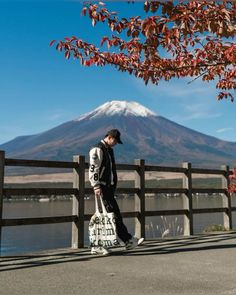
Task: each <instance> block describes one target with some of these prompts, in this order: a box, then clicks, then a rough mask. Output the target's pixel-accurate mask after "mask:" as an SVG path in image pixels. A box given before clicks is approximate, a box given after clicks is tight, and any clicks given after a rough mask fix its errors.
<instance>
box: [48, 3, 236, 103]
mask: <svg viewBox="0 0 236 295" xmlns="http://www.w3.org/2000/svg"><path fill="white" fill-rule="evenodd" d="M123 5H127V4H126V3H123ZM127 9H132V7H130V5H129V6H128V7H127ZM144 11H145V14H144V17H143V18H142V17H140V16H133V17H130V18H129V19H127V18H119V17H118V14H117V13H116V12H109V11H108V9H107V8H106V7H105V5H104V3H102V2H99V3H98V4H94V3H91V4H87V5H86V6H85V7H84V8H83V10H82V14H83V15H85V16H88V17H89V18H90V19H91V21H92V25H93V26H95V25H96V24H97V23H98V22H102V23H106V24H107V26H108V28H109V29H110V31H111V34H110V36H104V37H102V38H101V44H100V48H99V47H97V46H95V45H94V44H90V43H87V42H85V41H84V40H81V39H79V38H77V37H75V36H73V37H71V38H68V37H67V38H65V39H64V40H63V41H59V42H57V45H56V48H57V50H59V51H64V53H65V57H66V58H67V59H68V58H70V57H73V58H75V59H79V60H80V61H81V64H82V65H83V66H91V65H96V66H105V65H113V66H115V67H116V68H117V69H118V70H120V71H124V72H128V73H129V74H131V75H134V76H136V77H138V78H141V79H143V80H144V82H145V83H146V84H147V83H148V82H149V81H150V82H152V83H154V84H158V82H159V81H160V80H162V79H163V80H167V81H168V80H170V79H172V78H183V77H193V78H196V77H199V78H201V79H202V80H203V81H211V80H215V81H216V87H217V88H218V89H219V95H218V99H222V98H227V97H229V98H230V99H231V100H233V95H232V92H233V91H235V89H236V44H235V42H234V38H235V34H236V13H235V11H236V3H235V1H190V2H188V1H185V2H183V3H181V2H178V3H177V4H174V3H173V2H164V1H153V2H149V1H147V2H145V3H144ZM54 42H55V41H52V42H51V45H52V44H53V43H54ZM105 45H106V48H104V46H105Z"/></svg>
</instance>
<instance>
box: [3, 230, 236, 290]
mask: <svg viewBox="0 0 236 295" xmlns="http://www.w3.org/2000/svg"><path fill="white" fill-rule="evenodd" d="M0 272H1V273H0V286H1V288H0V294H1V295H15V294H21V295H22V294H25V295H54V294H55V295H61V294H63V295H72V294H73V295H74V294H77V295H79V294H81V295H94V294H96V295H100V294H101V295H102V294H104V295H108V294H109V295H111V294H124V295H131V294H132V295H133V294H136V295H145V294H147V295H149V294H155V295H159V294H161V295H165V294H168V295H179V294H181V295H185V294H186V295H201V294H204V295H208V294H209V295H210V294H214V295H216V294H220V295H224V294H234V295H235V294H236V232H227V233H218V234H210V235H200V236H193V237H189V238H179V239H164V240H156V241H146V242H145V243H144V244H143V245H142V246H139V247H138V248H137V249H135V250H134V251H130V252H125V251H122V249H119V250H117V249H116V250H115V251H114V253H113V254H112V256H109V257H96V256H91V255H90V253H89V251H88V250H87V249H80V250H78V251H75V250H71V249H59V250H56V251H47V252H41V253H38V254H30V255H25V256H15V257H2V258H1V260H0Z"/></svg>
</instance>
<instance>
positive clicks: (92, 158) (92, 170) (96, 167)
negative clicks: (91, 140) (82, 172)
mask: <svg viewBox="0 0 236 295" xmlns="http://www.w3.org/2000/svg"><path fill="white" fill-rule="evenodd" d="M102 159H103V152H102V149H101V148H99V147H94V148H92V149H91V150H90V152H89V181H90V183H91V186H92V187H93V188H99V187H100V182H99V179H100V175H99V171H100V167H101V165H102Z"/></svg>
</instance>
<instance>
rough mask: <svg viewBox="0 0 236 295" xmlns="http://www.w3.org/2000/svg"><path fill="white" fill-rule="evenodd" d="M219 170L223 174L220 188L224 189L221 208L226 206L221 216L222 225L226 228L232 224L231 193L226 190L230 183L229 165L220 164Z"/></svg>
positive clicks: (230, 227) (231, 226)
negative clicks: (225, 210)
mask: <svg viewBox="0 0 236 295" xmlns="http://www.w3.org/2000/svg"><path fill="white" fill-rule="evenodd" d="M221 170H223V171H224V175H223V177H222V182H221V185H222V188H223V189H225V190H226V192H225V194H224V197H223V204H222V205H223V208H227V212H226V213H224V215H223V216H224V217H223V222H224V224H223V225H224V227H225V228H227V229H232V228H233V225H232V210H231V195H230V193H229V192H228V191H227V189H228V187H229V183H230V179H229V175H230V171H229V166H227V165H222V166H221Z"/></svg>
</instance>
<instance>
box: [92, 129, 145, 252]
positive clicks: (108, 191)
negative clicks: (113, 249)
mask: <svg viewBox="0 0 236 295" xmlns="http://www.w3.org/2000/svg"><path fill="white" fill-rule="evenodd" d="M117 143H118V144H122V141H121V139H120V132H119V130H117V129H112V130H110V131H108V132H107V134H106V135H105V137H104V139H103V140H101V141H100V142H99V143H98V144H97V145H96V146H95V147H93V148H92V149H91V150H90V152H89V159H90V166H89V180H90V183H91V185H92V187H93V189H94V193H95V197H96V198H100V197H102V198H103V203H104V205H105V207H106V210H107V211H108V212H114V214H115V218H116V229H117V235H118V237H119V238H120V239H121V240H122V241H123V242H124V243H125V247H126V249H127V250H130V249H133V248H135V247H136V246H137V245H140V244H141V243H142V242H143V240H144V239H143V238H141V239H138V238H136V237H132V235H131V234H130V233H129V232H128V230H127V228H126V226H125V225H124V223H123V219H122V216H121V213H120V209H119V207H118V204H117V202H116V200H115V197H114V193H115V189H116V185H117V173H116V164H115V158H114V153H113V149H112V148H113V147H114V146H115V145H116V144H117ZM109 252H110V251H109V249H106V248H104V247H92V249H91V254H102V255H108V254H109Z"/></svg>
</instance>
